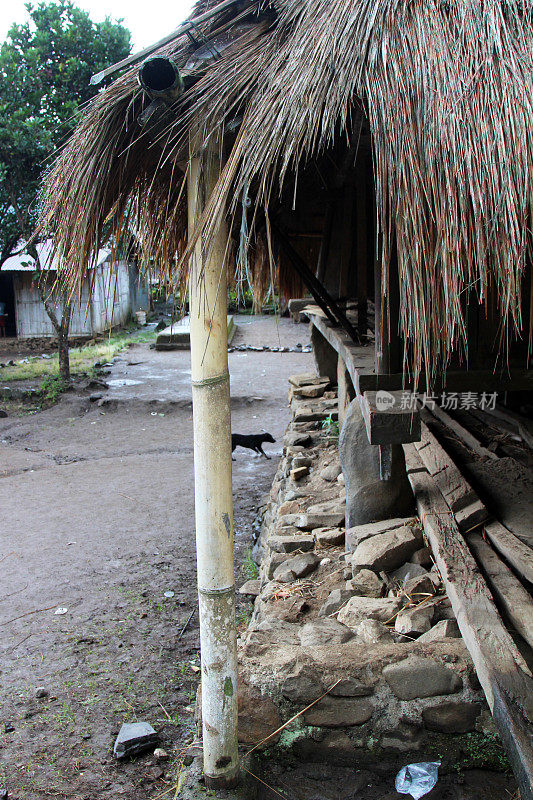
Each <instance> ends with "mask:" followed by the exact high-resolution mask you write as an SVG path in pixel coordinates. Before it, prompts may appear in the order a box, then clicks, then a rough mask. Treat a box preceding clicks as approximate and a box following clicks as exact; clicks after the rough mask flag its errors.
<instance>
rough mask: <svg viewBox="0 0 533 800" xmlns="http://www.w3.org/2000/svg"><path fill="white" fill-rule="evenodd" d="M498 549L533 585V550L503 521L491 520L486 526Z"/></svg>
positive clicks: (491, 539)
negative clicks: (504, 524)
mask: <svg viewBox="0 0 533 800" xmlns="http://www.w3.org/2000/svg"><path fill="white" fill-rule="evenodd" d="M484 531H485V534H486V535H487V536H488V537H489V539H490V541H491V543H492V544H493V545H494V547H495V548H496V550H497V551H498V552H499V553H500V554H501V555H502V556H503V557H504V558H505V559H506V560H507V561H508V562H509V564H510V565H511V566H512V567H513V569H514V570H516V572H518V574H519V575H521V576H522V577H523V578H525V579H526V580H527V581H529V583H530V584H531V585H532V586H533V550H532V549H531V547H528V545H527V544H524V542H522V541H521V540H520V539H519V538H518V537H517V536H515V535H514V533H511V531H509V530H507V528H506V527H504V526H503V525H502V524H501V522H496V521H494V522H490V523H489V524H488V525H485V527H484Z"/></svg>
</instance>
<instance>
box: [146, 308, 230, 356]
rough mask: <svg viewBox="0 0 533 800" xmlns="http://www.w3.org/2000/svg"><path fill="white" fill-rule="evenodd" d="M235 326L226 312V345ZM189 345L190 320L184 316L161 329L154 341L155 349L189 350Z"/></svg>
mask: <svg viewBox="0 0 533 800" xmlns="http://www.w3.org/2000/svg"><path fill="white" fill-rule="evenodd" d="M236 330H237V326H236V325H235V322H234V321H233V317H232V316H231V315H230V314H228V345H229V344H231V340H232V339H233V337H234V336H235V331H236ZM190 347H191V321H190V317H189V316H186V317H183V319H180V321H179V322H174V323H173V324H172V325H170V326H169V327H168V328H165V329H164V330H162V331H161V333H160V334H159V335H158V337H157V339H156V341H155V349H156V350H190Z"/></svg>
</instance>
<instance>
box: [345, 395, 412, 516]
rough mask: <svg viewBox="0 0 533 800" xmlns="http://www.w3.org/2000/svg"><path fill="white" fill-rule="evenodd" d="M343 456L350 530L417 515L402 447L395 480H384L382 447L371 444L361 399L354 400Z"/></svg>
mask: <svg viewBox="0 0 533 800" xmlns="http://www.w3.org/2000/svg"><path fill="white" fill-rule="evenodd" d="M339 456H340V462H341V467H342V472H343V475H344V480H345V483H346V528H352V527H353V526H354V525H364V524H366V523H368V522H374V521H377V520H382V519H388V518H390V517H406V516H408V515H409V514H412V513H413V512H414V499H413V493H412V491H411V487H410V485H409V481H408V480H407V475H406V472H405V457H404V453H403V448H402V446H401V445H392V462H391V477H390V478H389V479H388V480H381V479H380V464H379V447H376V446H375V445H371V444H370V442H369V441H368V436H367V432H366V425H365V421H364V419H363V415H362V413H361V408H360V405H359V401H358V400H357V399H356V400H352V402H351V403H350V405H349V407H348V411H347V413H346V417H345V420H344V425H343V426H342V431H341V435H340V438H339Z"/></svg>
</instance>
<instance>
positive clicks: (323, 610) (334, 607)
mask: <svg viewBox="0 0 533 800" xmlns="http://www.w3.org/2000/svg"><path fill="white" fill-rule="evenodd" d="M350 597H353V592H350V591H349V590H347V589H333V591H332V592H330V593H329V595H328V597H327V598H326V600H325V602H324V603H323V604H322V605H321V606H320V610H319V612H318V616H319V617H329V615H330V614H334V613H335V612H336V611H338V610H339V608H342V606H343V605H345V603H347V602H348V600H349V599H350Z"/></svg>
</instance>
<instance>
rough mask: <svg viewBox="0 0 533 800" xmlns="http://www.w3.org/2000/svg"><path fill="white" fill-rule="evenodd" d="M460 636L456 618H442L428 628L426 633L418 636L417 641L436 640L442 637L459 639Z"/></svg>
mask: <svg viewBox="0 0 533 800" xmlns="http://www.w3.org/2000/svg"><path fill="white" fill-rule="evenodd" d="M460 638H461V631H460V630H459V625H458V624H457V622H456V620H454V619H442V620H441V621H440V622H437V624H436V625H434V626H433V627H432V628H430V629H429V631H428V632H427V633H424V634H423V635H422V636H421V637H420V638H419V640H418V641H419V642H424V643H427V642H438V641H441V640H442V639H460Z"/></svg>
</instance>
